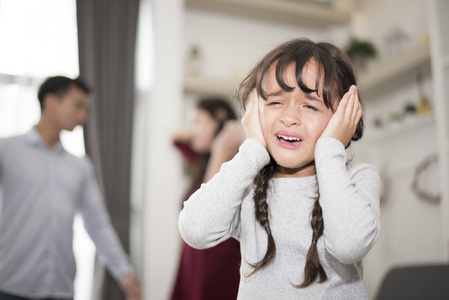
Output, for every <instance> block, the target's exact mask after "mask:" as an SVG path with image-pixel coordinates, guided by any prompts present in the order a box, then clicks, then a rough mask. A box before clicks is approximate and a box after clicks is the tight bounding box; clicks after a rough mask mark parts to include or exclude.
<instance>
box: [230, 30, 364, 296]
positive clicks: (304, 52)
mask: <svg viewBox="0 0 449 300" xmlns="http://www.w3.org/2000/svg"><path fill="white" fill-rule="evenodd" d="M311 60H313V61H315V62H316V64H317V65H318V66H319V68H318V69H319V71H318V77H317V81H316V84H315V87H314V89H312V88H311V87H308V86H306V85H305V84H304V83H303V80H302V71H303V68H304V66H305V65H306V64H307V63H308V62H310V61H311ZM273 64H275V66H276V70H275V76H276V81H277V82H278V84H279V86H280V87H281V88H282V89H283V90H284V91H287V92H289V91H292V90H293V89H294V88H295V87H291V86H288V85H287V84H286V83H285V81H284V73H285V70H286V69H287V67H288V66H290V65H291V64H295V65H296V71H295V72H296V82H297V84H298V87H299V88H300V89H301V90H302V91H304V92H305V93H312V92H316V93H317V94H322V95H323V99H324V104H325V105H326V107H327V108H330V109H333V103H334V102H335V101H340V99H341V98H342V97H343V95H344V94H345V93H346V92H347V91H348V90H349V88H350V86H351V85H353V84H354V85H355V84H356V79H355V75H354V71H353V69H352V64H351V61H350V60H349V58H348V57H347V56H346V54H344V53H343V51H341V50H340V49H339V48H337V47H336V46H334V45H332V44H330V43H326V42H321V43H314V42H312V41H310V40H308V39H296V40H292V41H289V42H286V43H284V44H281V45H280V46H278V47H277V48H275V49H274V50H273V51H271V52H270V53H268V54H267V55H266V56H265V57H264V58H263V59H262V60H261V61H260V62H259V63H258V64H257V65H256V66H255V67H254V68H253V69H252V71H251V72H250V73H249V75H248V76H247V77H246V78H245V79H244V80H243V81H242V83H241V84H240V85H239V87H238V89H237V92H236V98H237V101H238V102H239V104H240V105H241V107H242V108H243V109H245V107H246V102H247V100H248V97H249V95H250V93H251V91H252V90H253V89H254V88H256V89H257V92H258V94H259V95H260V96H261V97H262V98H263V99H265V100H266V93H265V91H264V90H263V88H262V82H263V79H264V76H265V75H266V73H267V71H268V69H269V68H270V67H271V66H272V65H273ZM321 78H323V79H324V80H323V86H322V90H321V91H319V90H318V87H319V81H320V79H321ZM362 135H363V119H360V121H359V123H358V124H357V128H356V131H355V133H354V135H353V136H352V140H354V141H356V140H358V139H360V138H361V137H362ZM348 146H349V145H348ZM276 167H277V164H276V162H275V161H274V159H273V158H271V161H270V163H269V164H268V165H266V166H265V167H264V168H262V169H261V170H260V171H259V173H258V174H257V176H256V177H255V179H254V185H255V191H254V197H253V200H254V206H255V216H256V220H257V221H258V222H259V224H260V225H261V226H262V227H263V228H264V229H265V230H266V232H267V235H268V239H267V252H266V253H265V255H264V257H263V258H262V260H261V261H259V262H257V263H255V264H250V265H251V266H252V267H253V268H254V270H253V271H252V272H251V273H250V274H249V275H248V276H251V275H252V274H254V273H255V272H257V271H258V270H259V269H261V268H264V267H266V266H268V265H269V264H271V263H272V262H273V261H274V258H275V256H276V244H275V242H274V238H273V235H272V233H271V229H270V220H269V207H268V203H267V191H268V188H269V181H270V180H271V179H272V178H273V176H274V174H275V172H276ZM310 225H311V227H312V231H313V234H312V242H311V245H310V248H309V250H308V252H307V258H306V264H305V267H304V280H303V282H302V283H301V284H299V285H296V287H298V288H303V287H307V286H309V285H311V284H312V283H314V282H315V281H316V280H317V279H318V282H324V281H325V280H327V275H326V272H325V271H324V268H323V266H322V264H321V262H320V258H319V255H318V249H317V242H318V239H319V238H320V237H321V235H322V234H323V230H324V222H323V215H322V210H321V206H320V203H319V197H318V198H316V199H315V202H314V205H313V209H312V212H311V221H310Z"/></svg>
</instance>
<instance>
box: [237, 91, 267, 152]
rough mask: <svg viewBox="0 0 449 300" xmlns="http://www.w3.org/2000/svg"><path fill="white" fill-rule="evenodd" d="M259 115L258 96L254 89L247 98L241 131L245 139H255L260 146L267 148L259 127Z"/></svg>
mask: <svg viewBox="0 0 449 300" xmlns="http://www.w3.org/2000/svg"><path fill="white" fill-rule="evenodd" d="M259 114H260V112H259V94H258V93H257V91H256V89H254V90H253V91H252V92H251V94H250V96H249V99H248V105H247V106H246V111H245V115H244V116H243V118H242V124H243V129H244V130H245V133H246V138H247V139H255V140H257V141H258V142H259V143H261V144H262V146H264V147H267V144H266V142H265V138H264V137H263V134H262V128H261V126H260V115H259Z"/></svg>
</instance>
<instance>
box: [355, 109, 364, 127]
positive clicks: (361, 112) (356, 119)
mask: <svg viewBox="0 0 449 300" xmlns="http://www.w3.org/2000/svg"><path fill="white" fill-rule="evenodd" d="M362 116H363V110H362V107H360V108H359V110H358V111H357V116H356V118H355V123H354V124H356V125H357V124H359V122H360V119H361V118H362Z"/></svg>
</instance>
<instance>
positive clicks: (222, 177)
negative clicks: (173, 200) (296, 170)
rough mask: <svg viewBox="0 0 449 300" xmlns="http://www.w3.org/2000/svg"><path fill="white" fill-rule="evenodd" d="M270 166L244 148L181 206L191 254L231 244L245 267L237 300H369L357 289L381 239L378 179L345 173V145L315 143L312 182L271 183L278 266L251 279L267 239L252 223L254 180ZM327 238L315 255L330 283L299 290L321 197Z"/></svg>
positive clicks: (362, 168)
mask: <svg viewBox="0 0 449 300" xmlns="http://www.w3.org/2000/svg"><path fill="white" fill-rule="evenodd" d="M268 162H269V154H268V152H267V150H266V149H265V148H264V147H263V146H262V145H261V144H260V143H258V142H257V141H256V140H251V139H249V140H246V141H245V142H244V143H243V145H242V146H241V147H240V151H239V153H238V154H237V155H236V156H235V157H234V158H233V159H232V160H231V161H229V162H227V163H225V164H223V166H222V168H221V170H220V172H219V173H218V174H216V175H215V176H214V178H212V179H211V180H210V181H209V182H208V183H207V184H203V185H202V186H201V188H200V189H199V190H198V191H197V192H196V193H195V194H193V195H192V196H191V197H190V199H189V200H188V201H186V202H185V203H184V208H183V210H182V211H181V213H180V216H179V230H180V232H181V235H182V237H183V238H184V240H185V241H186V242H187V243H188V244H189V245H191V246H192V247H194V248H198V249H203V248H210V247H213V246H214V245H217V244H218V243H220V242H222V241H224V240H226V239H228V238H230V237H234V238H236V239H238V240H239V241H240V245H241V253H242V262H241V267H240V275H241V279H240V286H239V294H238V299H332V300H336V299H345V300H348V299H367V296H366V292H365V289H364V287H363V282H362V264H361V260H362V258H363V257H364V256H365V255H366V254H367V253H368V251H369V250H370V248H371V247H372V246H373V245H374V243H375V242H376V240H377V238H378V237H379V233H380V220H379V193H380V178H379V174H378V172H377V171H376V169H375V168H374V167H372V166H369V165H365V164H358V165H354V166H347V165H346V152H345V149H344V147H343V145H342V144H341V143H340V142H339V141H337V140H336V139H333V138H320V139H319V140H318V142H317V144H316V147H315V164H316V171H317V175H316V176H310V177H295V178H273V179H272V180H271V181H270V186H271V188H270V190H269V193H268V200H267V201H268V204H269V209H270V227H271V231H272V234H273V237H274V240H275V242H276V258H275V261H274V262H273V263H272V264H271V265H269V266H268V267H266V268H264V269H261V270H259V271H257V272H256V273H254V274H253V275H252V276H250V277H247V275H248V274H249V273H250V272H251V271H252V267H251V266H250V265H249V264H248V262H249V263H255V262H258V261H259V260H261V258H262V257H263V256H264V254H265V252H266V247H267V234H266V232H265V230H264V228H262V226H261V225H260V224H259V223H258V222H257V221H256V220H255V216H254V202H253V199H252V198H253V180H254V177H255V176H256V174H257V172H258V171H259V170H260V169H261V168H262V167H263V166H265V165H266V164H267V163H268ZM318 190H319V197H320V198H319V199H320V204H321V207H322V211H323V219H324V233H323V236H322V237H321V238H320V239H319V240H318V244H317V246H318V252H319V256H320V260H321V263H322V264H323V267H324V269H325V271H326V273H327V276H328V280H327V281H325V282H324V283H315V284H312V285H311V286H309V287H307V288H302V289H299V288H296V287H294V286H293V284H299V283H301V282H302V279H303V272H304V265H305V260H306V254H307V251H308V249H309V247H310V244H311V239H312V229H311V227H310V218H311V211H312V206H313V202H314V199H315V198H316V197H318Z"/></svg>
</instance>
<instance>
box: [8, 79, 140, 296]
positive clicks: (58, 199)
mask: <svg viewBox="0 0 449 300" xmlns="http://www.w3.org/2000/svg"><path fill="white" fill-rule="evenodd" d="M88 94H89V89H88V88H87V86H86V85H85V84H84V83H83V82H82V81H80V80H78V79H75V80H73V79H70V78H66V77H62V76H57V77H50V78H48V79H47V80H46V81H45V82H44V83H43V84H42V85H41V87H40V88H39V93H38V99H39V102H40V105H41V110H42V115H41V118H40V120H39V123H38V124H37V125H36V126H35V127H33V128H32V129H31V130H30V131H29V132H28V133H27V134H25V135H22V136H16V137H11V138H7V139H0V188H1V189H0V190H3V197H0V198H3V203H2V207H1V209H0V300H6V299H73V283H74V278H75V273H76V268H75V259H74V255H73V250H72V240H73V232H72V228H73V219H74V216H75V213H77V212H80V213H81V216H82V218H83V220H84V225H85V227H86V230H87V232H88V233H89V236H90V237H91V239H92V240H93V242H94V244H95V246H96V249H97V252H98V254H99V256H100V258H102V260H103V261H104V262H105V263H106V266H107V267H108V269H109V270H110V271H111V273H112V274H113V276H114V277H115V278H116V279H117V280H118V282H119V283H120V286H121V287H122V289H123V291H124V292H125V294H126V296H127V298H128V299H141V290H140V286H139V283H138V282H137V280H136V279H135V277H134V275H133V274H132V272H131V266H130V263H129V260H128V257H127V255H126V254H125V252H124V250H123V247H122V245H121V244H120V242H119V239H118V237H117V234H116V233H115V231H114V229H113V228H112V226H111V224H110V220H109V216H108V214H107V212H106V209H105V207H104V205H103V202H102V198H101V194H100V191H99V188H98V185H97V182H96V180H95V175H94V172H93V167H92V163H91V162H90V160H88V159H87V158H86V159H79V158H77V157H75V156H73V155H71V154H69V153H68V152H66V151H65V150H64V148H63V146H62V145H61V141H60V140H59V134H60V132H61V130H63V129H64V130H69V131H71V130H73V129H74V128H75V126H77V125H81V124H83V123H84V122H85V121H86V118H87V107H88V101H89V100H88Z"/></svg>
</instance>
